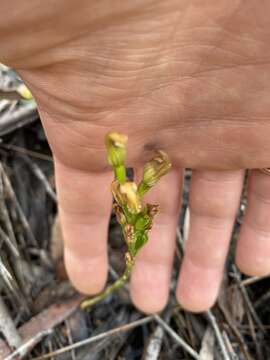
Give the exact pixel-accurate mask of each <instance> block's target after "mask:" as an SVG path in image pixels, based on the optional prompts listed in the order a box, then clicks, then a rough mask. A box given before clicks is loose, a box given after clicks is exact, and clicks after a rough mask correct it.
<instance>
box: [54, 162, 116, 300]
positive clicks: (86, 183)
mask: <svg viewBox="0 0 270 360" xmlns="http://www.w3.org/2000/svg"><path fill="white" fill-rule="evenodd" d="M55 172H56V184H57V192H58V199H59V212H60V218H61V223H62V227H63V234H64V245H65V250H64V254H65V265H66V269H67V273H68V275H69V277H70V280H71V282H72V283H73V284H74V286H75V287H76V288H77V289H78V290H79V291H81V292H83V293H87V294H94V293H97V292H99V291H100V290H101V289H102V288H103V286H104V284H105V282H106V278H107V266H108V265H107V245H106V244H107V229H108V222H109V218H110V211H111V204H112V199H111V194H110V181H111V174H110V173H108V174H107V173H106V174H101V173H90V172H87V171H80V170H77V169H73V168H70V167H68V166H65V165H63V164H62V163H61V162H60V161H58V160H56V161H55Z"/></svg>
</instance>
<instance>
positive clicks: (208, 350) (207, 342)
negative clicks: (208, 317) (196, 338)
mask: <svg viewBox="0 0 270 360" xmlns="http://www.w3.org/2000/svg"><path fill="white" fill-rule="evenodd" d="M214 347H215V336H214V333H213V330H212V328H211V327H210V326H208V327H207V329H206V331H205V334H204V336H203V340H202V346H201V350H200V360H214Z"/></svg>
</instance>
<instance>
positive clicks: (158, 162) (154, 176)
mask: <svg viewBox="0 0 270 360" xmlns="http://www.w3.org/2000/svg"><path fill="white" fill-rule="evenodd" d="M171 166H172V164H171V163H170V160H169V157H168V155H167V154H166V153H165V152H164V151H161V150H159V151H158V154H157V155H156V156H155V157H154V158H153V159H152V160H150V161H148V162H147V163H146V164H145V166H144V170H143V182H144V184H145V185H147V186H148V187H149V188H151V187H152V186H154V185H155V184H156V183H157V182H158V181H159V179H160V178H161V177H162V176H164V175H166V174H167V173H168V171H169V170H170V168H171Z"/></svg>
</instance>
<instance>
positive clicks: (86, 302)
mask: <svg viewBox="0 0 270 360" xmlns="http://www.w3.org/2000/svg"><path fill="white" fill-rule="evenodd" d="M133 265H134V263H133V262H132V263H128V264H126V269H125V272H124V273H123V275H122V276H121V277H120V278H119V279H117V280H116V281H115V282H114V283H113V284H112V285H111V286H108V287H107V288H106V289H105V290H104V291H102V293H100V294H99V295H97V296H94V297H93V298H90V299H86V300H83V302H82V303H81V305H80V306H81V309H86V308H88V307H90V306H93V305H95V304H96V303H98V302H100V301H101V300H103V299H105V298H106V297H107V296H108V295H109V294H111V293H112V292H113V291H115V290H117V289H119V288H120V287H122V286H123V285H124V283H125V282H126V281H127V280H128V278H129V275H130V273H131V270H132V268H133Z"/></svg>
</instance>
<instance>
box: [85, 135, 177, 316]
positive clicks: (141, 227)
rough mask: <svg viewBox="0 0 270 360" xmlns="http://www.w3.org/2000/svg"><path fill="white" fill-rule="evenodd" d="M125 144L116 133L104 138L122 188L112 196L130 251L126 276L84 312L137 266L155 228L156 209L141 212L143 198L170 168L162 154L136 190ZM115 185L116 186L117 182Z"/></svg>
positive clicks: (95, 300)
mask: <svg viewBox="0 0 270 360" xmlns="http://www.w3.org/2000/svg"><path fill="white" fill-rule="evenodd" d="M126 141H127V137H126V136H125V135H123V134H119V133H115V132H113V133H109V134H107V135H106V137H105V144H106V147H107V151H108V162H109V164H111V165H112V167H113V171H114V176H115V180H117V181H118V183H119V184H120V185H121V186H119V187H118V186H117V183H116V187H114V190H112V193H113V195H114V197H115V200H116V203H117V204H118V205H117V209H118V210H117V211H120V214H119V213H118V221H119V223H120V225H121V227H122V231H123V234H124V237H125V240H126V244H127V247H128V250H127V252H126V268H125V271H124V273H123V275H122V276H121V277H120V278H119V279H117V280H116V281H115V282H114V283H113V284H112V285H110V286H108V287H107V288H106V289H105V290H104V291H102V292H101V293H100V294H98V295H96V296H94V297H92V298H89V299H86V300H84V301H83V302H82V303H81V308H82V309H85V308H88V307H90V306H93V305H94V304H96V303H98V302H99V301H101V300H103V299H105V298H106V297H107V296H108V295H109V294H111V293H112V292H113V291H115V290H117V289H119V288H120V287H122V286H123V285H124V283H125V282H126V281H127V280H128V278H129V275H130V273H131V271H132V269H133V266H134V264H135V260H136V255H137V253H138V251H139V250H140V249H141V247H143V246H144V245H145V243H146V242H147V240H148V232H149V230H150V229H151V227H152V221H153V217H154V216H155V214H156V212H154V213H152V215H151V214H150V212H149V213H147V209H149V206H152V209H153V207H154V206H155V205H151V204H147V205H146V206H145V207H144V208H143V209H141V207H142V205H141V203H140V200H142V198H143V196H144V194H145V193H146V192H147V191H148V190H149V189H150V188H151V187H152V186H154V185H155V184H156V182H157V181H158V180H159V179H160V178H161V176H163V175H165V174H166V173H167V172H168V171H169V168H170V167H171V164H170V162H169V159H168V156H167V154H166V153H164V152H161V151H159V153H158V157H157V156H156V157H155V158H154V159H153V160H151V161H150V163H149V164H147V167H146V168H145V169H147V171H148V172H147V173H146V175H145V174H144V175H145V176H146V179H147V181H146V180H145V179H144V178H143V179H142V181H141V182H140V184H139V187H138V188H137V186H136V184H135V183H133V184H132V183H131V182H129V181H127V180H126V168H125V164H124V161H125V153H126V151H125V143H126ZM145 171H146V170H145ZM113 184H115V181H114V182H113ZM127 185H129V186H127ZM121 187H122V190H121ZM121 191H122V193H121ZM129 191H131V193H129V196H128V192H129ZM147 206H148V208H147ZM130 209H131V210H130ZM122 218H123V219H122ZM119 219H120V220H119Z"/></svg>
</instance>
